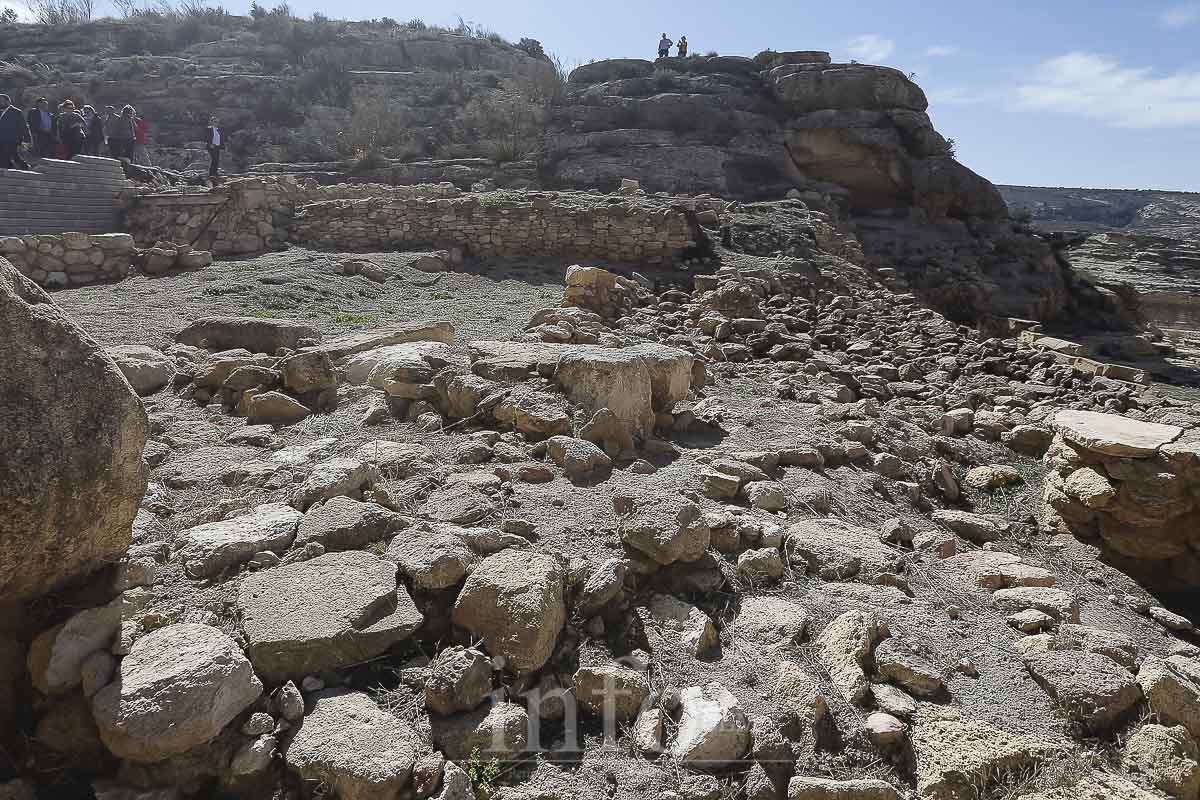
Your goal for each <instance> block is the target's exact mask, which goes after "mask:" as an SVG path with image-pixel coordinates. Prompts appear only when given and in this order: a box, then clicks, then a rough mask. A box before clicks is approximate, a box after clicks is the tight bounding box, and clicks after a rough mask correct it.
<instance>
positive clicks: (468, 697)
mask: <svg viewBox="0 0 1200 800" xmlns="http://www.w3.org/2000/svg"><path fill="white" fill-rule="evenodd" d="M491 692H492V662H491V659H489V658H488V657H487V656H486V655H484V654H483V653H481V652H479V651H478V650H473V649H468V648H465V647H458V646H451V647H447V648H446V649H445V650H443V651H442V652H440V653H438V655H437V657H436V658H434V659H433V661H431V662H430V663H429V677H428V678H427V679H426V681H425V707H426V708H428V709H429V710H430V711H431V712H432V713H434V714H443V715H444V714H453V713H455V712H456V711H471V710H473V709H475V708H476V707H478V706H479V704H480V703H482V702H483V701H484V700H486V699H487V696H488V695H489V694H491Z"/></svg>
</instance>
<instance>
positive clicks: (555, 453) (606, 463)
mask: <svg viewBox="0 0 1200 800" xmlns="http://www.w3.org/2000/svg"><path fill="white" fill-rule="evenodd" d="M546 452H547V453H548V454H549V455H550V458H551V460H553V461H554V463H555V464H557V465H558V466H560V467H562V468H563V470H564V471H565V472H566V473H567V477H569V478H570V479H571V480H574V481H581V480H586V479H588V478H590V477H593V476H598V475H600V474H603V473H604V472H605V471H607V470H609V469H611V468H612V459H611V458H609V457H608V455H607V454H606V453H605V452H604V451H603V450H601V449H600V448H599V447H597V446H596V445H594V444H592V443H591V442H589V441H585V440H584V439H576V438H575V437H573V436H552V437H551V438H550V439H549V440H548V441H547V442H546Z"/></svg>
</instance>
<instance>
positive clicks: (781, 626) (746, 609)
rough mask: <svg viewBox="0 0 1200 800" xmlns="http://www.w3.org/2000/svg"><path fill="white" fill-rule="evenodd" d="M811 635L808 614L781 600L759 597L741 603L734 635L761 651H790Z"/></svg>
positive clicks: (796, 606) (768, 596)
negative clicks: (781, 648)
mask: <svg viewBox="0 0 1200 800" xmlns="http://www.w3.org/2000/svg"><path fill="white" fill-rule="evenodd" d="M807 631H808V612H806V611H805V610H804V607H803V606H801V605H799V604H797V603H793V602H792V601H790V600H786V599H784V598H782V597H772V596H770V595H758V596H754V597H747V598H745V599H743V600H742V608H741V611H740V612H738V616H737V622H736V626H735V628H734V634H735V635H736V636H737V637H738V638H745V639H747V640H749V641H750V642H753V643H754V644H755V645H757V646H759V647H771V648H777V647H790V646H792V645H795V644H799V642H800V640H801V639H803V638H804V635H805V633H807Z"/></svg>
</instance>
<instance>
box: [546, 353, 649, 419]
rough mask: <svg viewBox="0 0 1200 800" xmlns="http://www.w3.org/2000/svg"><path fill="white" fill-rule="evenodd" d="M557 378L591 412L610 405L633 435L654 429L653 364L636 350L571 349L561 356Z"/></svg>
mask: <svg viewBox="0 0 1200 800" xmlns="http://www.w3.org/2000/svg"><path fill="white" fill-rule="evenodd" d="M554 380H555V382H556V383H557V384H558V385H559V386H560V387H562V389H563V391H564V392H565V393H566V395H567V397H568V398H569V399H570V400H571V402H573V403H576V404H577V405H580V406H583V407H584V408H585V409H587V411H588V413H589V416H590V415H591V414H594V413H595V412H596V411H599V410H600V409H602V408H607V409H609V410H610V411H612V412H613V414H615V415H616V417H617V418H618V419H619V420H620V421H621V423H622V424H623V425H624V426H625V427H626V429H627V430H629V432H630V433H631V434H632V435H633V436H636V437H644V436H648V435H650V433H651V432H652V431H653V430H654V407H653V403H652V394H653V387H652V383H651V373H650V368H649V367H648V366H647V364H646V362H645V361H644V360H643V359H642V358H640V357H639V356H638V354H637V353H635V352H632V351H630V350H619V349H602V348H587V349H584V348H579V349H572V350H569V351H567V352H566V353H564V354H563V355H562V357H561V358H559V360H558V366H557V368H556V369H555V372H554Z"/></svg>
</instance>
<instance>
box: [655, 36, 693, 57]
mask: <svg viewBox="0 0 1200 800" xmlns="http://www.w3.org/2000/svg"><path fill="white" fill-rule="evenodd" d="M672 45H674V46H675V48H676V50H677V52H678V53H679V57H680V58H687V54H688V41H687V37H686V36H680V37H679V42H678V44H676V43H675V42H672V41H671V40H670V39H669V38H667V34H665V33H664V34H663V35H662V38H661V39H659V40H658V57H659V58H667V57H669V56H670V55H671V46H672Z"/></svg>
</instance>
